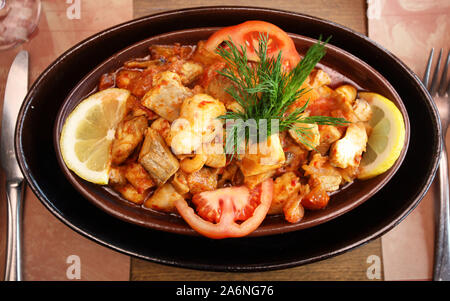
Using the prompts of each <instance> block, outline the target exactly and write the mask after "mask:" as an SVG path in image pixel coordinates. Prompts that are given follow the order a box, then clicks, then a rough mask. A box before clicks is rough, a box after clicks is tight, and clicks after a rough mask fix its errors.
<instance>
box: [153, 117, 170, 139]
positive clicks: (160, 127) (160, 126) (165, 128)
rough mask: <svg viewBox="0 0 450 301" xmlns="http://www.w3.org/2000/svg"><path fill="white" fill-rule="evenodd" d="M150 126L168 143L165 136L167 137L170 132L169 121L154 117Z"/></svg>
mask: <svg viewBox="0 0 450 301" xmlns="http://www.w3.org/2000/svg"><path fill="white" fill-rule="evenodd" d="M150 127H151V128H152V129H154V130H155V131H157V132H158V134H160V135H161V137H163V139H164V141H166V143H167V144H169V143H168V140H167V138H168V137H169V133H170V123H169V121H167V120H166V119H164V118H158V119H156V120H155V121H153V122H152V124H151V125H150Z"/></svg>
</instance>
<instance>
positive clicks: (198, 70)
mask: <svg viewBox="0 0 450 301" xmlns="http://www.w3.org/2000/svg"><path fill="white" fill-rule="evenodd" d="M180 73H181V74H180V77H181V83H182V84H183V85H185V86H187V85H190V84H192V83H193V82H194V81H195V80H196V79H197V78H198V77H199V76H200V75H201V74H202V73H203V67H202V66H201V65H200V64H197V63H194V62H192V61H187V62H185V63H184V64H183V65H182V66H181V70H180Z"/></svg>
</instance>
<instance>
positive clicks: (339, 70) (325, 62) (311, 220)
mask: <svg viewBox="0 0 450 301" xmlns="http://www.w3.org/2000/svg"><path fill="white" fill-rule="evenodd" d="M217 30H218V29H217V28H198V29H188V30H181V31H175V32H170V33H166V34H162V35H157V36H155V37H151V38H149V39H146V40H144V41H141V42H139V43H137V44H135V45H132V46H130V47H127V48H125V49H123V50H122V51H120V52H119V53H116V54H114V55H113V56H112V57H110V58H108V59H107V60H106V61H105V62H103V63H102V64H100V65H99V66H97V67H96V68H95V69H94V70H92V71H91V72H89V73H88V74H87V75H86V76H85V77H84V78H83V79H82V80H81V81H80V82H79V83H78V84H77V85H76V86H75V87H74V89H73V90H72V91H71V92H70V94H69V95H68V96H67V98H66V100H65V101H64V103H63V104H62V106H61V109H60V110H59V112H58V115H57V117H56V122H55V131H54V144H55V149H56V156H57V159H58V163H59V165H60V167H61V169H62V171H63V173H64V175H65V176H66V177H67V179H68V180H69V182H71V183H72V185H73V186H74V187H75V189H77V190H78V191H79V192H80V193H81V194H82V195H83V196H84V197H85V198H87V199H88V200H90V201H91V202H93V203H94V204H95V205H97V206H98V207H99V208H101V209H103V210H105V211H106V212H108V213H109V214H111V215H113V216H115V217H117V218H121V219H123V220H125V221H128V222H132V223H135V224H137V225H141V226H144V227H148V228H152V229H156V230H163V231H168V232H173V233H178V234H190V235H198V234H197V232H195V231H194V230H193V229H192V228H191V227H190V226H189V225H188V224H187V223H186V222H185V221H184V220H183V219H182V218H176V217H175V216H174V215H173V214H165V213H163V212H156V211H154V210H148V209H145V208H143V207H141V206H137V205H135V204H133V203H131V202H128V201H126V200H125V199H124V198H122V197H121V196H120V195H119V194H118V193H114V191H112V189H109V188H105V186H101V185H96V184H92V183H89V182H87V181H85V180H83V179H81V178H80V177H78V176H77V175H76V174H75V173H73V172H72V171H71V170H69V169H68V168H67V166H66V165H65V163H64V160H63V158H62V154H61V149H60V145H59V141H60V139H61V131H62V127H63V125H64V123H65V120H66V118H67V117H68V116H69V115H70V113H71V112H72V110H73V109H74V108H75V106H76V105H78V104H79V103H80V102H81V101H82V100H83V99H85V98H86V97H87V96H88V95H90V94H92V93H93V91H96V87H97V86H98V82H99V78H100V76H101V75H102V74H104V73H108V72H113V71H115V70H117V69H118V68H120V67H121V65H122V64H123V62H126V61H129V60H132V59H135V58H141V57H145V56H147V55H148V53H149V50H148V49H149V46H150V45H155V44H168V45H170V44H173V43H181V44H184V45H196V44H197V42H198V41H200V40H206V39H208V37H209V36H211V34H212V33H214V32H215V31H217ZM291 37H292V39H293V40H294V43H295V45H296V47H297V49H299V51H300V52H301V53H302V54H303V53H304V52H306V50H307V49H308V48H309V47H310V46H312V45H313V44H314V43H317V41H316V40H314V39H310V38H306V37H303V36H299V35H291ZM326 48H327V54H326V56H325V57H324V58H323V59H322V60H321V64H320V65H321V67H322V68H326V69H327V70H328V72H329V73H330V74H331V77H332V83H331V85H339V84H343V83H352V84H355V83H357V84H358V86H359V87H360V88H363V89H366V90H368V91H376V92H377V93H380V94H382V95H384V96H385V97H387V98H389V99H391V100H392V101H393V102H394V103H395V104H396V105H397V107H398V108H399V110H400V111H401V113H402V115H403V119H404V121H405V143H404V145H403V150H402V152H401V154H400V156H399V158H398V159H397V161H396V162H395V164H394V166H393V167H392V168H390V169H389V170H388V171H386V172H385V173H383V174H381V175H379V176H377V177H375V178H373V179H370V180H366V181H354V183H352V184H350V185H345V187H343V188H342V189H340V190H339V191H336V192H335V193H333V195H332V196H331V200H330V202H329V204H328V205H327V207H326V208H324V209H323V210H312V211H307V212H306V214H305V216H304V218H303V219H302V220H301V221H300V222H298V223H294V224H292V223H288V222H287V221H286V220H285V219H284V216H282V215H277V216H269V217H267V218H266V219H265V220H264V222H263V223H262V224H261V225H260V226H259V227H258V229H256V230H255V231H254V232H252V233H250V234H249V235H248V236H262V235H273V234H280V233H284V232H290V231H296V230H300V229H306V228H309V227H313V226H316V225H319V224H321V223H324V222H326V221H329V220H331V219H333V218H336V217H338V216H340V215H342V214H344V213H346V212H348V211H349V210H352V209H353V208H355V207H356V206H359V205H360V204H362V203H363V202H365V201H366V200H368V199H369V198H370V197H371V196H372V195H374V194H375V193H376V192H377V191H378V190H379V189H381V188H382V187H383V186H384V185H385V184H386V183H387V182H388V181H389V180H390V179H391V177H392V176H393V175H394V174H395V172H396V171H397V169H398V167H399V166H400V165H401V164H402V162H403V159H404V157H405V155H406V150H407V146H408V142H409V119H408V114H407V112H406V108H405V106H404V104H403V102H402V100H401V99H400V97H399V95H398V94H397V93H396V92H395V90H394V88H393V87H392V86H391V85H390V83H389V82H388V81H387V80H386V79H384V78H383V77H382V76H381V75H380V74H378V72H376V71H375V70H373V69H372V68H371V67H370V66H368V65H367V64H365V63H364V62H362V61H361V60H359V59H358V58H356V57H355V56H353V55H351V54H349V53H347V52H345V51H343V50H342V49H339V48H337V47H334V46H333V45H331V44H327V45H326ZM330 71H331V72H330Z"/></svg>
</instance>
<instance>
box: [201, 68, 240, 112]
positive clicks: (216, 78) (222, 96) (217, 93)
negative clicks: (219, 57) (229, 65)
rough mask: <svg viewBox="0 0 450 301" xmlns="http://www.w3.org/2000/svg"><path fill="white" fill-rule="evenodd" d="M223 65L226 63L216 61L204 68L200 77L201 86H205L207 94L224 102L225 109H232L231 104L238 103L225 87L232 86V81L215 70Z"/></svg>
mask: <svg viewBox="0 0 450 301" xmlns="http://www.w3.org/2000/svg"><path fill="white" fill-rule="evenodd" d="M225 66H226V63H224V62H221V61H218V62H217V63H215V64H213V65H211V66H209V67H208V68H206V71H205V73H204V75H203V77H202V86H203V87H205V89H206V93H207V94H209V95H211V96H212V97H214V98H217V99H219V100H220V101H221V102H223V103H224V104H225V106H226V107H227V109H229V110H232V108H233V106H236V104H237V105H239V104H238V103H237V102H236V100H235V99H234V98H233V97H232V96H231V95H230V94H229V93H228V92H227V89H229V88H232V87H233V82H232V81H231V80H230V79H228V78H226V77H225V76H223V75H220V74H219V73H217V71H219V70H221V69H223V68H224V67H225ZM229 106H231V107H229ZM235 108H238V107H235Z"/></svg>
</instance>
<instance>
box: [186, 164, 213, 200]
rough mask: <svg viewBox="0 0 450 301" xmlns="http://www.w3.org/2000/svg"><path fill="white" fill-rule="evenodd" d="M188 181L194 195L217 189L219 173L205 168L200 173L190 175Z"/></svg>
mask: <svg viewBox="0 0 450 301" xmlns="http://www.w3.org/2000/svg"><path fill="white" fill-rule="evenodd" d="M186 180H187V184H188V186H189V190H190V192H191V193H192V194H196V193H200V192H203V191H211V190H214V189H216V188H217V172H216V170H214V169H211V168H208V167H203V168H202V169H200V170H199V171H196V172H193V173H191V174H188V175H187V176H186Z"/></svg>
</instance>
